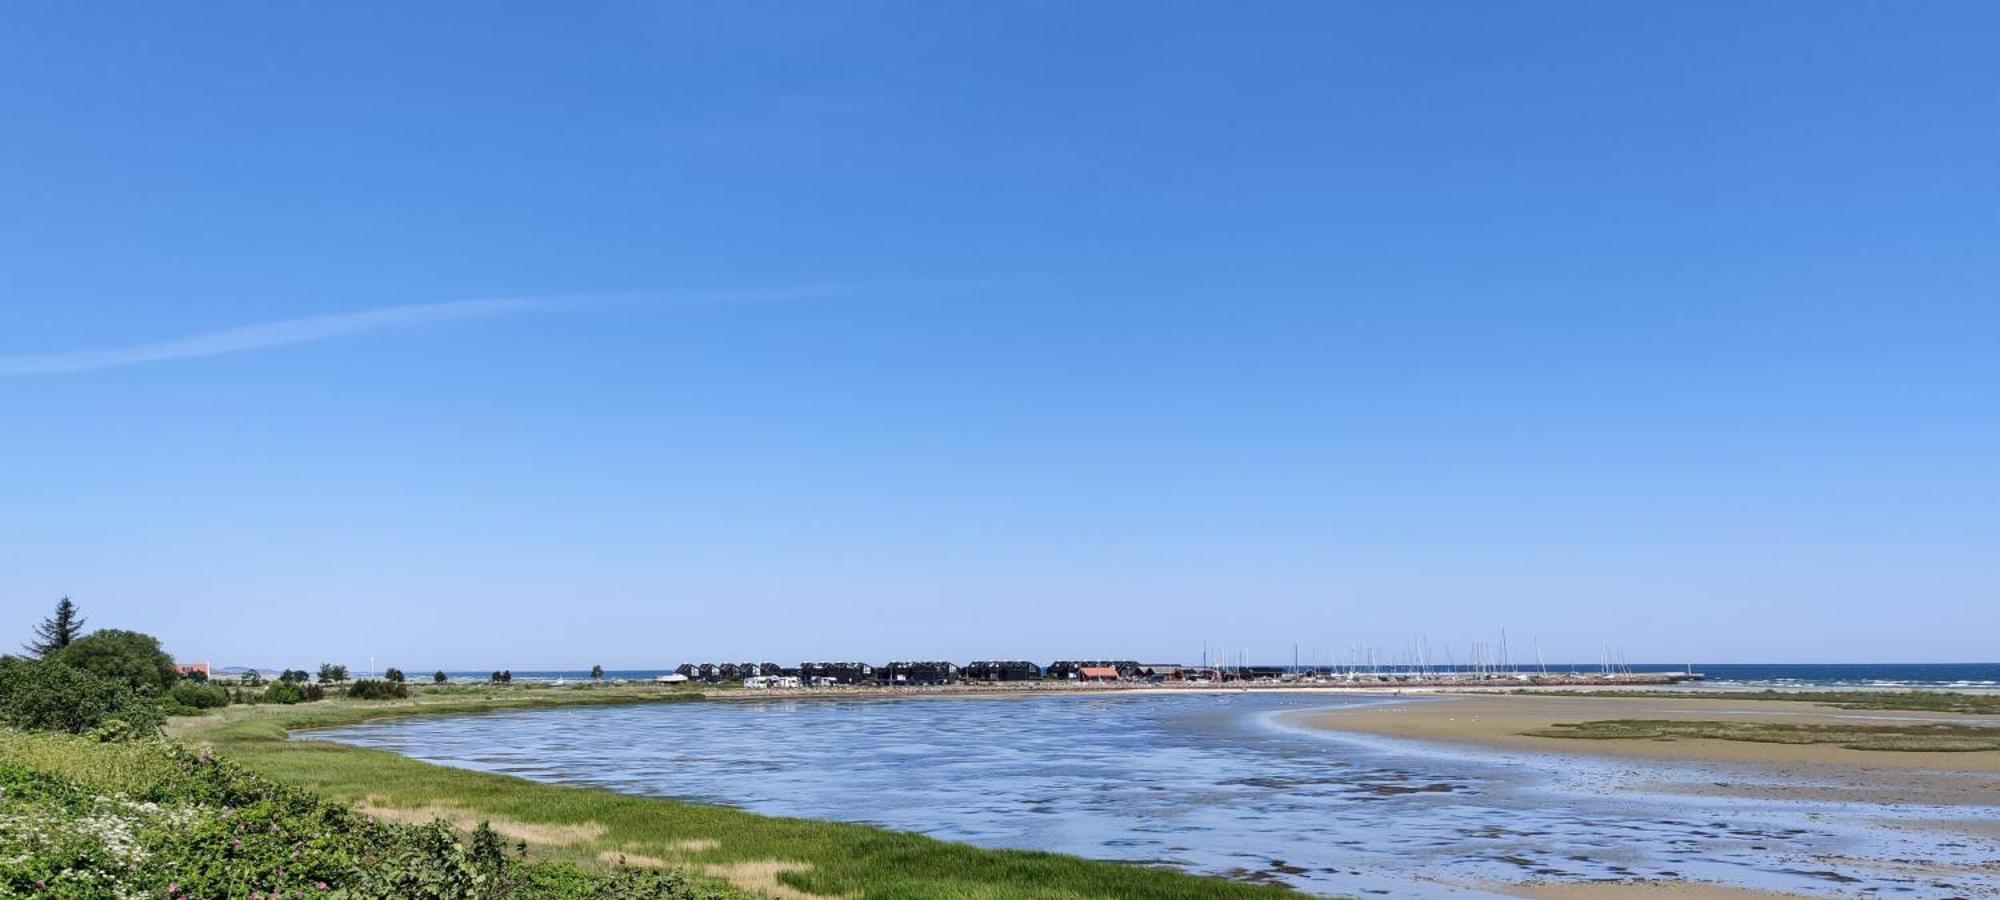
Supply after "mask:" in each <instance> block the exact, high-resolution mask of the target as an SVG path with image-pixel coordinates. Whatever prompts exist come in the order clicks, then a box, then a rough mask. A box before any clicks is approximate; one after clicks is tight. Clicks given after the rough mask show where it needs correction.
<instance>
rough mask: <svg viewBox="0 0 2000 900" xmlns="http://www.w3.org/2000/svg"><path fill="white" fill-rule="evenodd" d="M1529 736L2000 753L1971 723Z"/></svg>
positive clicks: (1658, 724) (1665, 728) (1997, 731)
mask: <svg viewBox="0 0 2000 900" xmlns="http://www.w3.org/2000/svg"><path fill="white" fill-rule="evenodd" d="M1527 734H1528V735H1530V736H1533V737H1550V738H1571V739H1576V740H1593V741H1643V740H1652V741H1672V740H1680V739H1685V738H1693V739H1708V740H1718V741H1750V742H1753V743H1761V744H1831V745H1834V746H1839V747H1846V748H1848V749H1850V750H1884V751H1904V752H1926V751H1927V752H1978V751H1982V750H2000V728H1984V727H1979V726H1972V725H1949V724H1925V723H1912V724H1909V725H1794V724H1780V723H1770V722H1686V721H1675V720H1668V719H1606V720H1601V721H1596V722H1572V723H1564V724H1560V725H1555V726H1551V727H1549V728H1545V729H1542V730H1539V731H1530V732H1527Z"/></svg>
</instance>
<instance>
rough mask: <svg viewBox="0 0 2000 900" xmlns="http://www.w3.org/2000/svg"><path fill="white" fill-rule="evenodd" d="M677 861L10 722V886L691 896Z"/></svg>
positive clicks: (176, 896) (1, 797) (75, 894)
mask: <svg viewBox="0 0 2000 900" xmlns="http://www.w3.org/2000/svg"><path fill="white" fill-rule="evenodd" d="M703 882H705V879H704V880H696V879H691V878H689V877H688V876H686V875H684V874H681V873H677V872H673V871H644V870H639V869H632V868H621V867H615V866H613V867H600V868H599V870H597V871H588V870H585V869H583V868H581V867H578V866H575V865H572V864H568V863H562V862H546V861H535V862H530V861H527V860H525V859H523V858H522V857H521V854H520V852H519V851H518V850H515V851H510V850H509V849H508V848H507V846H506V844H505V842H503V841H502V840H501V838H500V837H499V836H498V835H497V834H496V833H495V832H494V831H493V830H492V829H490V828H488V827H487V826H486V825H485V824H483V823H481V824H478V825H475V826H473V827H472V828H471V829H470V834H469V836H461V835H460V834H459V833H457V832H456V831H455V830H454V829H453V828H452V827H450V826H449V825H447V824H445V823H443V822H436V821H432V822H426V823H423V824H417V825H396V824H388V823H384V822H380V821H376V820H374V819H371V818H368V817H366V816H362V815H360V814H358V813H356V812H355V811H354V810H352V809H351V808H349V807H347V806H345V805H343V804H337V803H329V802H327V801H325V800H322V799H320V798H319V797H317V796H315V795H313V794H311V793H310V792H307V791H302V790H299V789H297V788H293V787H287V786H285V785H282V784H278V783H277V782H274V781H272V780H270V779H267V778H264V777H262V776H259V775H255V774H253V773H250V772H248V771H246V770H244V769H242V768H241V767H239V766H236V765H234V764H233V763H230V762H227V761H225V760H221V759H218V758H216V757H214V756H213V755H210V754H207V753H202V752H195V751H191V750H189V749H187V748H186V747H184V746H182V745H180V744H178V743H174V742H171V741H166V740H160V739H153V740H141V741H123V742H115V743H107V742H103V741H99V740H96V739H94V738H88V737H79V736H75V735H69V734H59V733H42V734H31V733H25V732H18V731H11V730H5V731H0V895H5V896H10V897H13V896H36V897H51V898H76V900H83V898H103V897H118V898H125V897H134V898H136V897H158V898H169V900H193V898H211V897H247V898H254V900H278V898H296V897H325V898H364V897H366V898H376V897H380V898H388V897H396V898H421V900H527V898H550V900H558V898H561V900H599V898H602V900H612V898H627V897H632V898H647V900H694V898H712V900H722V898H727V897H733V896H736V893H735V892H734V891H731V890H729V889H727V888H723V887H719V886H715V885H711V884H707V883H703Z"/></svg>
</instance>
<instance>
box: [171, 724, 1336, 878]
mask: <svg viewBox="0 0 2000 900" xmlns="http://www.w3.org/2000/svg"><path fill="white" fill-rule="evenodd" d="M699 696H700V695H699V694H698V693H697V692H694V691H691V690H687V689H670V688H660V687H655V686H651V685H618V686H611V685H605V686H591V685H580V686H576V687H573V688H546V687H544V688H534V689H528V688H521V687H517V688H507V687H497V686H496V687H490V688H487V687H481V688H459V687H454V688H447V689H445V690H442V691H436V690H433V689H431V688H429V687H425V688H422V689H420V690H419V691H418V692H417V696H415V697H414V698H413V699H411V700H408V701H391V702H378V703H369V702H361V701H348V700H328V701H324V702H320V703H312V704H302V705H299V706H289V707H272V706H249V707H242V706H239V707H230V708H228V709H226V710H222V711H219V712H218V713H212V714H210V715H208V716H203V717H200V718H192V719H180V720H176V721H175V723H174V730H175V731H176V732H177V734H178V735H179V736H180V737H181V738H182V739H183V740H186V741H189V742H196V743H207V744H211V745H213V746H214V748H215V749H216V751H217V752H218V753H221V754H224V755H226V756H227V757H229V758H231V759H234V760H236V761H238V762H240V763H242V764H244V765H246V766H248V767H249V768H251V769H252V770H255V771H257V772H260V773H263V774H265V775H267V776H270V777H272V778H275V779H278V780H280V781H284V782H288V783H291V784H296V785H300V786H304V787H308V788H312V789H314V790H316V791H318V792H319V793H320V794H322V795H323V796H326V797H329V798H332V799H335V800H344V801H360V800H363V799H364V798H367V799H369V800H370V802H372V803H375V804H378V805H383V806H389V807H399V808H423V807H434V806H449V807H452V808H454V809H461V810H464V811H465V812H466V813H467V814H468V815H470V816H474V817H479V818H492V819H495V820H508V821H512V822H519V823H526V824H528V825H534V826H581V827H586V828H597V827H601V828H602V829H603V831H602V834H601V835H598V836H596V837H593V838H591V839H588V840H582V841H578V842H575V843H567V844H563V843H556V844H545V845H538V846H536V847H534V848H533V852H534V854H535V855H537V856H540V857H545V858H555V859H567V860H571V861H575V862H579V863H583V864H586V865H595V864H600V863H599V857H600V855H601V854H603V853H605V852H611V853H614V854H624V855H626V856H627V857H628V858H637V857H652V858H656V859H660V860H663V861H666V862H668V863H670V864H673V865H676V866H684V867H687V868H690V869H692V870H695V871H701V870H703V869H705V868H706V867H709V866H714V865H718V864H720V865H727V864H732V863H752V862H758V861H765V862H768V861H773V860H785V861H797V862H804V863H808V864H810V866H811V868H810V869H809V870H805V871H799V872H789V873H785V874H781V875H779V876H777V878H778V881H779V882H780V883H781V884H783V885H785V886H788V887H791V888H795V889H799V890H804V891H809V892H811V893H814V894H820V895H826V896H839V895H845V896H851V897H865V898H992V900H1000V898H1050V900H1058V898H1062V900H1069V898H1127V897H1161V898H1211V897H1213V898H1236V897H1243V898H1249V897H1276V896H1296V895H1295V894H1292V893H1291V892H1289V891H1286V890H1283V889H1281V888H1274V887H1268V886H1261V885H1251V884H1245V883H1240V882H1232V881H1225V880H1222V879H1215V878H1202V877H1196V876H1191V875H1186V874H1183V873H1179V872H1174V871H1171V870H1166V869H1155V868H1148V867H1142V866H1136V865H1126V864H1120V863H1109V862H1097V861H1091V860H1085V859H1081V858H1077V857H1072V856H1064V855H1060V854H1054V853H1037V852H1025V851H1001V850H985V849H979V848H975V847H972V846H968V845H964V844H953V843H948V842H944V841H939V840H934V839H931V838H927V837H923V836H920V835H915V834H908V833H903V832H893V831H887V830H883V829H878V828H871V827H867V826H862V825H851V824H843V823H837V822H823V821H813V820H805V819H786V818H774V817H768V816H759V815H755V814H752V813H747V812H743V811H741V810H736V809H731V808H728V807H722V806H710V805H704V804H698V803H687V802H681V801H675V800H667V799H661V798H649V797H636V796H629V795H624V794H618V793H613V792H610V791H605V790H598V789H593V788H584V787H568V786H559V785H549V784H539V783H535V782H530V781H526V780H523V779H519V778H513V777H508V776H502V775H492V774H485V773H479V772H472V771H467V770H463V769H453V768H448V767H444V766H435V765H430V764H427V763H421V762H417V761H415V760H412V759H408V758H406V757H402V756H398V755H396V754H394V753H389V752H386V751H381V750H370V749H364V748H360V747H352V746H346V745H341V744H333V743H327V742H323V741H313V740H309V739H306V740H287V738H286V735H287V733H288V732H290V731H293V730H296V729H303V728H320V727H329V726H336V725H346V724H353V723H356V722H362V721H366V720H371V719H378V718H383V717H388V716H406V715H430V714H438V713H467V712H479V711H485V710H501V709H522V708H535V707H552V706H564V705H579V704H596V703H632V702H645V701H663V700H664V701H682V702H685V701H694V702H699ZM696 841H699V842H710V841H712V842H714V846H712V847H710V846H708V845H707V844H706V843H702V844H690V843H689V842H696Z"/></svg>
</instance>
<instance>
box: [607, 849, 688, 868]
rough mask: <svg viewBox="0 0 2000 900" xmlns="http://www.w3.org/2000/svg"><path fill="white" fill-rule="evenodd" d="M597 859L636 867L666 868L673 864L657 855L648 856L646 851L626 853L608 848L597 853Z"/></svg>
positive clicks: (614, 864) (612, 863)
mask: <svg viewBox="0 0 2000 900" xmlns="http://www.w3.org/2000/svg"><path fill="white" fill-rule="evenodd" d="M597 861H598V862H601V863H606V864H608V865H613V866H629V867H631V868H634V869H665V868H668V867H670V866H672V865H673V863H670V862H667V861H666V860H664V859H661V858H659V857H657V856H647V855H646V854H644V853H624V852H620V851H617V850H606V851H604V852H603V853H599V854H597Z"/></svg>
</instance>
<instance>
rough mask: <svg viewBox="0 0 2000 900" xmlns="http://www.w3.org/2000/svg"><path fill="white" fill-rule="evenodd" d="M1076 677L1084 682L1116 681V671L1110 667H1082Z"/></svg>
mask: <svg viewBox="0 0 2000 900" xmlns="http://www.w3.org/2000/svg"><path fill="white" fill-rule="evenodd" d="M1077 675H1078V676H1080V677H1082V678H1083V680H1085V681H1117V680H1118V670H1117V669H1114V668H1112V667H1110V666H1084V667H1083V669H1082V670H1081V671H1078V672H1077Z"/></svg>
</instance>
